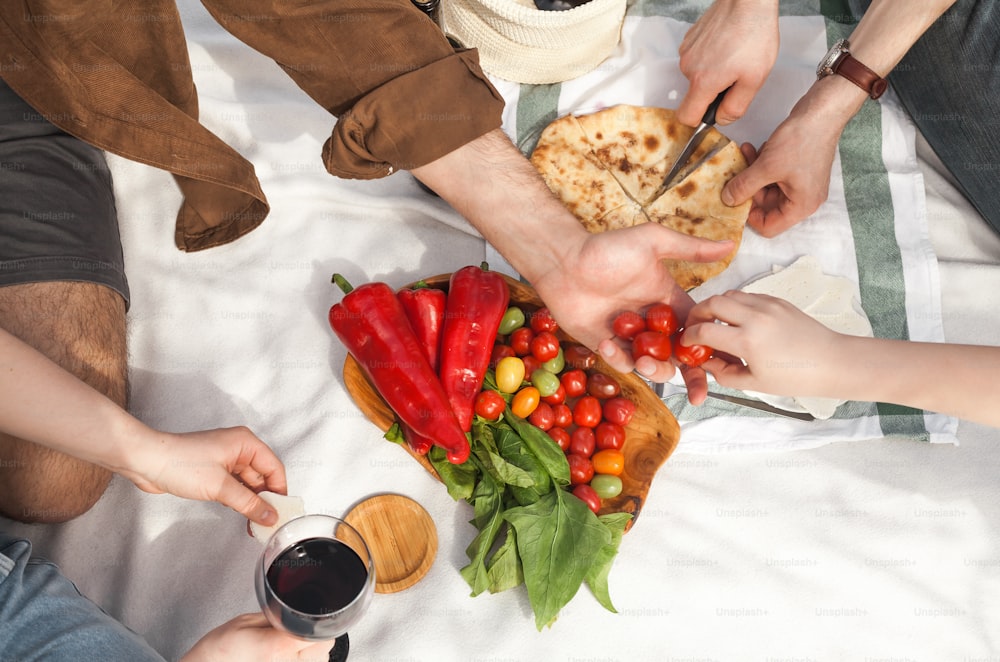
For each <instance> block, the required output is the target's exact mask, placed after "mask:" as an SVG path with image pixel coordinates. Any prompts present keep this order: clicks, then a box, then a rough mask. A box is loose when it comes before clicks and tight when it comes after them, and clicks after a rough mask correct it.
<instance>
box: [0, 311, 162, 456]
mask: <svg viewBox="0 0 1000 662" xmlns="http://www.w3.org/2000/svg"><path fill="white" fill-rule="evenodd" d="M0 432H4V433H6V434H9V435H12V436H14V437H18V438H20V439H24V440H26V441H30V442H33V443H37V444H40V445H42V446H46V447H48V448H51V449H53V450H57V451H60V452H63V453H66V454H69V455H73V456H75V457H78V458H80V459H82V460H86V461H88V462H93V463H95V464H99V465H101V466H103V467H105V468H107V469H110V470H112V471H119V470H121V469H122V468H124V463H125V461H126V458H125V452H124V449H125V448H126V447H128V446H129V445H134V446H133V447H138V446H139V443H140V440H141V439H142V438H144V437H146V436H149V435H151V434H152V430H151V429H150V428H148V427H147V426H145V425H144V424H142V423H141V422H140V421H138V420H137V419H135V418H134V417H132V416H131V415H129V414H128V413H127V412H126V411H124V410H123V409H121V408H120V407H119V406H118V405H117V404H115V403H114V402H112V401H111V400H109V399H108V398H106V397H104V395H102V394H101V393H99V392H97V391H96V390H94V389H92V388H91V387H90V386H88V385H87V384H85V383H84V382H82V381H80V380H79V379H77V378H76V377H74V376H73V375H71V374H70V373H68V372H66V371H65V370H63V369H62V368H60V367H59V366H58V365H56V364H55V363H53V362H52V361H50V360H49V359H48V358H47V357H45V356H44V355H42V354H41V353H40V352H38V351H36V350H35V349H34V348H32V347H31V346H29V345H27V344H25V343H24V342H22V341H21V340H19V339H17V338H16V337H14V336H12V335H11V334H9V333H7V332H6V331H3V330H2V329H0ZM126 440H127V441H128V444H126Z"/></svg>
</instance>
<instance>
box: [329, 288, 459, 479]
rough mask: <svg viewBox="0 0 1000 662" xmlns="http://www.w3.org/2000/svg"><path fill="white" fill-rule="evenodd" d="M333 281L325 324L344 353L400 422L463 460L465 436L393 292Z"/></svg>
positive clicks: (451, 458)
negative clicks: (338, 296)
mask: <svg viewBox="0 0 1000 662" xmlns="http://www.w3.org/2000/svg"><path fill="white" fill-rule="evenodd" d="M333 280H334V282H335V283H337V284H338V285H339V286H340V287H341V289H343V290H344V292H345V296H344V298H343V300H341V302H340V303H337V304H334V305H333V306H332V307H331V308H330V313H329V321H330V327H331V328H332V329H333V331H334V333H335V334H336V335H337V337H338V338H340V341H341V342H342V343H344V346H345V347H347V351H349V352H350V353H351V354H352V355H353V356H354V358H355V359H357V361H358V363H359V364H360V365H361V368H362V370H364V373H365V374H366V375H367V376H368V379H369V380H370V381H371V383H372V385H373V386H374V387H375V389H376V390H377V391H378V393H379V394H380V395H381V396H382V398H383V399H384V400H385V401H386V404H388V405H389V407H390V408H391V409H392V411H393V412H394V413H395V414H396V416H398V417H399V420H400V421H401V422H402V423H403V425H404V426H408V427H410V428H412V429H413V430H414V431H415V432H416V433H417V434H418V435H420V436H421V437H425V438H427V439H431V440H432V441H433V442H434V443H435V444H436V445H438V446H440V447H441V448H443V449H444V450H445V451H446V453H447V457H448V461H449V462H451V463H453V464H461V463H462V462H465V461H466V460H467V459H468V457H469V439H468V437H466V435H465V432H463V430H462V427H461V426H460V425H459V423H458V420H456V418H455V414H454V412H453V411H452V409H451V405H450V404H449V402H448V396H447V395H445V392H444V389H443V387H442V385H441V382H440V380H439V379H438V377H437V375H436V374H435V373H434V371H433V370H431V366H430V364H429V363H428V362H427V357H426V356H424V351H423V348H422V347H421V346H420V341H418V340H417V336H416V335H415V334H414V333H413V329H412V328H411V327H410V323H409V320H407V319H406V313H405V312H404V311H403V306H402V304H400V302H399V299H398V298H397V297H396V293H395V292H394V291H393V289H392V288H391V287H389V286H388V285H386V284H385V283H367V284H365V285H361V286H359V287H357V288H354V289H352V288H351V286H350V284H348V283H347V281H346V280H344V279H343V277H341V276H340V274H334V277H333Z"/></svg>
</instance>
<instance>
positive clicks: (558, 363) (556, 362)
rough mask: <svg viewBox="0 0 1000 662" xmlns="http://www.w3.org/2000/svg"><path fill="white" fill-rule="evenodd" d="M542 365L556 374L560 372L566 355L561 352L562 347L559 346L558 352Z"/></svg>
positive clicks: (564, 365)
mask: <svg viewBox="0 0 1000 662" xmlns="http://www.w3.org/2000/svg"><path fill="white" fill-rule="evenodd" d="M542 367H543V368H545V369H546V370H548V371H549V372H551V373H553V374H556V375H558V374H559V373H560V372H562V371H563V368H565V367H566V355H565V354H564V353H563V350H562V347H560V348H559V352H557V353H556V356H555V358H552V359H549V360H548V361H546V362H545V363H543V364H542Z"/></svg>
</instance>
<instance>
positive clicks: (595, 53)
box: [441, 0, 626, 85]
mask: <svg viewBox="0 0 1000 662" xmlns="http://www.w3.org/2000/svg"><path fill="white" fill-rule="evenodd" d="M625 8H626V0H590V1H589V2H586V3H585V4H582V5H578V6H576V7H574V8H572V9H567V10H565V11H543V10H541V9H538V8H537V7H536V6H535V4H534V3H533V2H532V0H441V27H442V29H443V30H444V32H445V33H446V34H448V35H451V36H453V37H455V38H456V39H458V41H460V42H461V43H462V44H463V45H465V46H467V47H470V48H472V47H474V48H477V49H479V61H480V64H481V65H482V67H483V70H484V71H486V72H487V73H488V74H490V75H493V76H497V77H499V78H503V79H505V80H510V81H514V82H516V83H531V84H536V85H537V84H545V83H559V82H562V81H566V80H570V79H572V78H576V77H578V76H582V75H583V74H585V73H587V72H589V71H592V70H593V69H595V68H597V66H598V65H599V64H600V63H601V62H603V61H604V60H605V59H606V58H607V57H608V55H610V54H611V51H613V50H614V48H615V46H617V45H618V41H619V39H620V38H621V27H622V20H623V19H624V17H625Z"/></svg>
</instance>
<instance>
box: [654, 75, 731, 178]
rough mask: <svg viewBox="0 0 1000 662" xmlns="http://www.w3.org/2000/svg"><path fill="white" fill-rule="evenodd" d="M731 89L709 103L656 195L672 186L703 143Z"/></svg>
mask: <svg viewBox="0 0 1000 662" xmlns="http://www.w3.org/2000/svg"><path fill="white" fill-rule="evenodd" d="M729 90H730V87H727V88H726V89H724V90H722V91H721V92H719V94H718V96H716V97H715V99H714V100H713V101H712V103H710V104H708V110H706V111H705V116H704V117H702V118H701V124H699V125H698V127H697V128H696V129H695V130H694V133H692V134H691V138H690V139H689V140H688V142H687V145H685V146H684V150H683V151H682V152H681V155H680V156H679V157H677V161H675V162H674V165H673V167H672V168H670V171H669V172H668V173H667V175H666V177H664V178H663V183H662V184H660V188H659V190H658V191H657V192H656V196H654V197H659V196H660V195H661V194H662V193H663V192H664V191H666V190H667V189H668V188H670V186H671V184H672V183H673V180H674V179H675V178H676V177H677V173H679V172H680V171H681V168H682V167H684V164H685V163H687V162H688V160H689V159H690V158H691V155H692V154H693V153H694V150H696V149H698V145H700V144H701V141H702V139H703V138H704V137H705V134H706V133H708V130H709V129H710V128H712V126H713V125H714V124H715V113H716V112H717V111H718V110H719V104H721V103H722V98H723V97H725V96H726V92H728V91H729Z"/></svg>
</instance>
